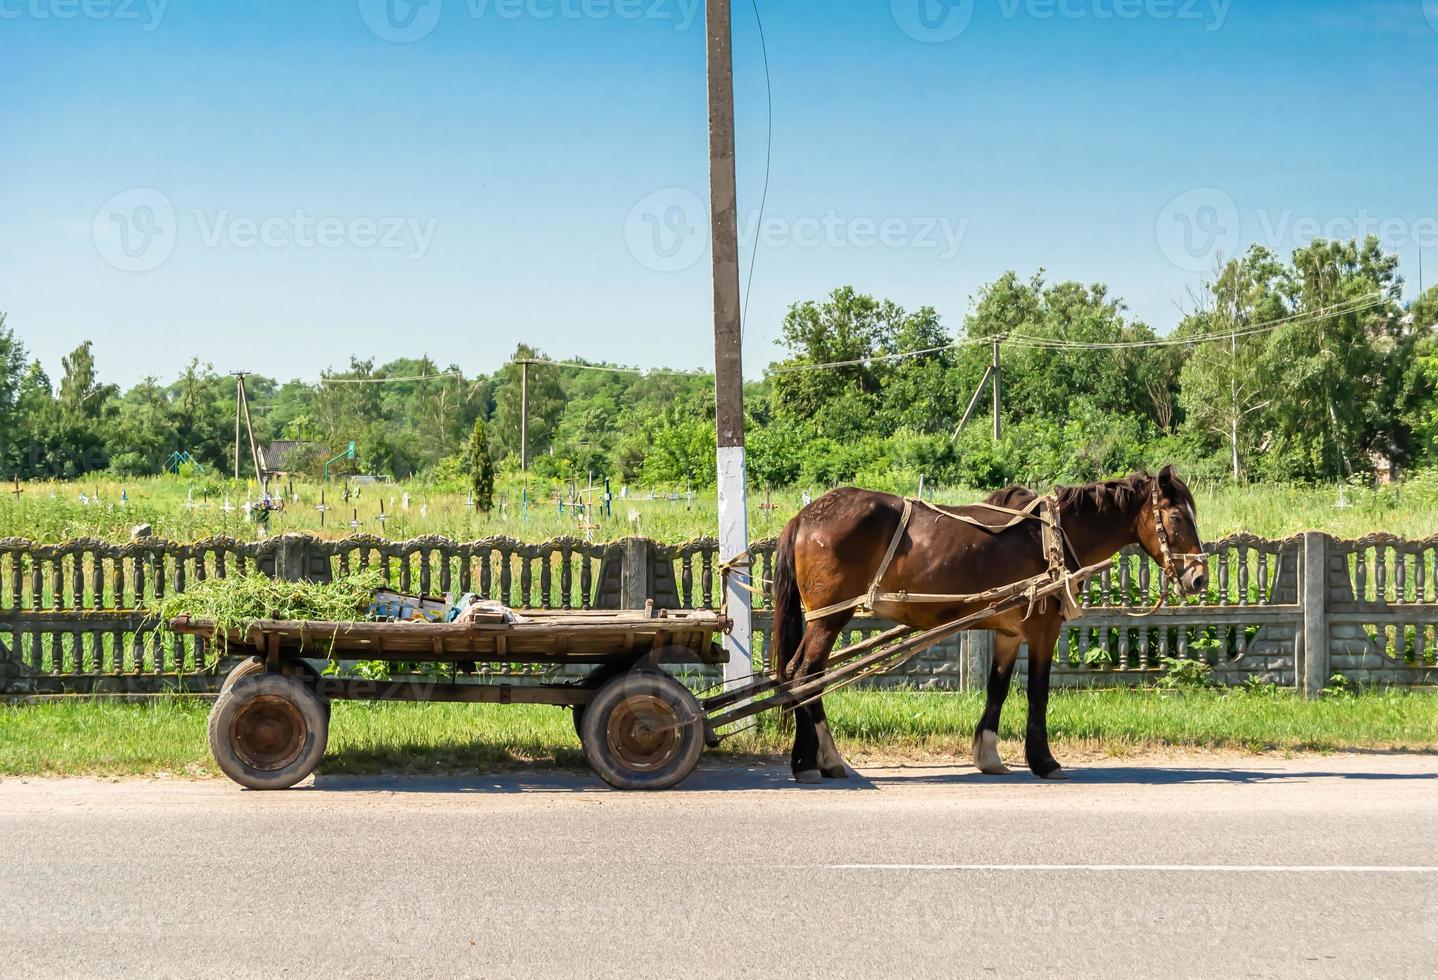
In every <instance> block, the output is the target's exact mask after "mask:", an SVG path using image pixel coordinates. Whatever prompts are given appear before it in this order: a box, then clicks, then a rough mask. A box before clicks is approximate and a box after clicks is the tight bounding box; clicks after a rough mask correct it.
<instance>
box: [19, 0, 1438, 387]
mask: <svg viewBox="0 0 1438 980" xmlns="http://www.w3.org/2000/svg"><path fill="white" fill-rule="evenodd" d="M758 2H759V7H760V10H761V12H762V14H763V17H764V23H765V27H766V31H767V38H768V45H769V55H770V63H771V68H772V78H773V92H774V149H773V162H772V167H773V176H772V183H771V186H770V191H769V201H768V207H767V211H766V213H767V215H768V217H767V220H766V221H765V223H764V224H763V225H762V226H759V227H758V229H757V230H758V232H759V236H760V239H761V242H760V245H759V248H758V263H757V269H756V271H755V274H754V280H753V294H752V299H751V301H750V307H749V322H748V326H747V331H746V339H747V345H748V347H747V357H746V370H747V373H749V374H750V375H757V374H758V372H759V371H760V370H761V369H762V367H763V365H764V364H765V363H767V362H769V361H770V360H772V359H773V358H774V357H776V356H777V355H778V349H777V348H776V347H775V346H774V344H773V340H774V338H775V336H776V335H777V332H778V324H779V321H780V320H781V318H782V316H783V313H784V310H785V309H786V308H787V306H788V305H789V304H790V303H791V302H793V301H795V300H799V299H805V298H815V297H821V296H823V295H824V294H825V293H827V292H828V291H829V290H830V289H832V288H833V287H835V286H836V285H840V284H853V285H855V286H857V287H858V288H860V289H862V290H865V291H868V292H871V293H874V294H877V295H882V296H887V297H891V298H893V299H894V300H896V301H898V302H900V303H902V304H904V305H907V306H919V305H923V304H929V305H933V306H935V307H936V308H937V309H938V310H939V311H940V313H941V314H942V315H943V316H944V318H945V321H946V322H947V323H948V324H949V325H950V326H951V327H952V328H958V327H959V326H960V325H961V324H962V321H963V318H964V315H965V313H966V311H967V310H968V309H969V307H970V304H971V302H972V298H973V295H974V293H975V290H976V289H977V288H978V287H980V286H981V285H982V284H984V283H985V282H988V281H991V280H992V279H993V278H995V277H996V276H998V275H999V274H1001V273H1002V272H1003V271H1004V270H1006V269H1016V270H1018V271H1020V272H1021V273H1023V274H1025V275H1027V274H1030V273H1032V272H1034V271H1035V270H1037V269H1038V268H1039V267H1040V266H1042V267H1045V268H1047V269H1048V272H1049V275H1050V277H1051V278H1073V279H1079V280H1083V281H1102V282H1105V283H1107V284H1109V286H1110V287H1111V288H1112V289H1113V290H1114V291H1115V292H1116V293H1117V294H1118V295H1121V296H1123V297H1124V298H1125V299H1126V300H1127V301H1128V302H1129V304H1130V306H1131V308H1132V310H1133V312H1134V314H1135V315H1136V316H1138V317H1140V318H1142V319H1144V320H1146V321H1147V322H1149V323H1151V324H1152V325H1153V326H1154V327H1155V328H1156V329H1158V330H1160V331H1166V330H1168V329H1171V327H1172V326H1173V324H1174V323H1175V322H1176V320H1177V319H1178V317H1179V315H1180V309H1181V308H1183V307H1184V306H1185V305H1186V304H1188V298H1187V297H1188V295H1189V291H1190V290H1191V289H1192V288H1193V287H1194V286H1195V285H1196V284H1197V283H1198V282H1199V281H1200V280H1201V279H1202V278H1203V273H1204V271H1205V270H1206V269H1207V268H1209V267H1211V265H1212V262H1213V260H1214V257H1215V255H1216V254H1219V253H1231V252H1232V251H1233V250H1235V249H1237V248H1241V247H1243V246H1245V245H1246V244H1247V243H1249V242H1253V241H1262V242H1265V243H1266V244H1269V245H1271V246H1273V247H1276V248H1278V249H1280V250H1283V251H1287V250H1289V249H1291V248H1292V247H1293V246H1294V245H1295V244H1298V243H1300V242H1301V241H1302V240H1303V239H1304V238H1306V237H1311V236H1312V235H1313V234H1322V233H1330V234H1340V235H1344V236H1346V235H1349V234H1353V233H1354V232H1355V231H1362V230H1364V229H1369V230H1373V231H1374V232H1375V233H1379V234H1381V235H1383V237H1385V239H1386V240H1388V242H1389V243H1390V245H1391V247H1393V248H1395V249H1396V250H1398V251H1399V252H1400V253H1401V254H1402V257H1403V259H1404V272H1405V274H1406V275H1407V276H1408V278H1409V288H1408V293H1409V295H1411V294H1412V293H1413V292H1414V291H1415V290H1416V287H1417V258H1418V252H1419V250H1420V248H1423V247H1424V246H1426V248H1427V262H1426V265H1427V273H1426V277H1425V278H1426V279H1427V281H1428V282H1429V284H1432V283H1433V282H1434V281H1438V194H1435V192H1434V183H1433V178H1434V173H1435V167H1434V160H1435V159H1438V125H1435V123H1438V99H1435V98H1434V97H1433V93H1434V92H1435V91H1438V0H1427V2H1426V7H1425V0H1376V2H1358V0H1348V2H1337V0H1332V2H1330V0H1307V2H1290V0H1261V2H1260V0H943V2H940V0H845V2H839V0H827V2H820V0H783V2H780V0H758ZM735 45H736V60H737V66H736V71H737V83H736V85H737V99H738V113H739V133H738V138H739V156H740V164H739V171H740V173H739V176H740V210H741V226H742V227H743V228H744V230H746V231H748V232H749V233H751V234H752V233H753V232H754V231H755V229H756V223H755V220H754V216H755V212H756V211H757V208H758V205H759V199H760V191H761V188H762V183H763V169H764V137H765V126H766V114H765V88H764V73H763V68H762V62H761V60H760V49H759V38H758V34H757V31H756V30H755V21H754V13H753V10H752V8H751V7H750V0H735ZM704 112H705V89H704V35H703V14H702V7H701V6H700V5H699V2H698V0H428V5H427V6H423V7H414V6H411V5H410V3H409V2H408V0H334V2H322V0H291V2H284V3H282V2H278V0H270V2H254V0H230V2H225V3H221V2H217V0H190V2H186V0H172V2H169V3H165V2H164V0H133V2H132V0H0V168H3V169H0V177H3V180H0V213H3V215H4V228H5V234H4V236H3V239H0V310H6V311H8V312H9V315H10V325H11V326H12V327H13V328H14V329H16V330H17V331H18V332H19V333H20V334H21V336H22V337H23V338H24V340H25V341H26V343H27V344H28V345H29V347H30V348H31V350H32V351H33V352H34V353H35V354H37V355H38V356H40V357H41V358H42V359H43V360H44V361H45V362H46V364H47V366H49V367H50V368H51V369H52V371H56V370H58V362H59V358H60V356H61V355H62V354H63V353H64V352H65V351H67V350H69V349H70V348H72V347H74V346H75V345H76V344H78V343H79V342H81V341H82V340H86V339H91V340H93V341H94V342H95V344H96V348H97V354H98V358H99V365H100V369H101V372H102V376H103V377H104V379H106V380H111V381H116V382H120V383H123V384H129V383H132V382H134V381H136V380H138V379H139V378H141V377H142V376H144V375H147V374H156V375H159V376H161V377H164V378H168V377H172V376H173V375H174V374H175V373H176V372H177V371H178V370H179V369H180V368H181V366H182V365H183V364H184V363H185V362H186V361H188V360H189V358H190V357H192V356H198V357H200V358H201V359H202V360H204V361H208V362H211V363H213V364H214V365H215V366H216V368H217V369H219V370H222V371H225V370H233V369H239V368H243V369H247V370H251V371H260V372H263V373H267V374H274V375H279V376H283V377H288V376H301V377H310V378H313V377H315V376H317V375H318V373H319V371H320V370H321V369H323V368H325V367H328V366H332V365H343V364H344V363H346V361H347V358H348V356H349V355H350V354H351V353H354V354H356V355H359V356H361V357H375V358H377V359H379V360H381V361H383V360H386V359H389V358H392V357H397V356H402V355H418V354H421V353H429V354H431V355H433V356H435V357H437V358H438V359H440V360H441V361H446V362H447V361H455V362H457V363H459V364H460V365H461V366H463V367H464V368H465V369H466V370H468V371H471V372H477V371H488V370H492V369H494V368H495V367H497V366H498V365H499V364H501V363H502V362H503V361H504V360H505V358H506V356H507V355H508V354H509V353H510V352H511V351H512V350H513V348H514V346H515V344H516V343H518V342H520V341H526V342H529V343H533V344H535V345H537V346H539V347H541V348H542V349H544V350H545V351H546V352H547V353H549V354H550V355H553V356H566V357H567V356H572V355H580V356H584V357H589V358H596V359H598V358H607V359H610V360H616V361H621V362H625V363H631V364H639V365H642V366H646V367H653V366H673V367H702V366H708V365H709V363H710V361H711V357H712V340H711V332H710V331H711V324H710V309H711V306H710V302H711V301H710V285H709V269H708V261H707V260H708V255H707V229H706V227H705V226H704V221H705V220H706V212H705V204H704V201H705V197H704V195H705V194H706V193H707V191H706V181H707V170H706V159H707V157H706V147H705V134H706V122H705V118H704ZM751 254H753V253H752V250H751V243H750V242H747V241H746V243H745V246H744V250H743V258H744V262H745V268H746V272H747V267H748V262H749V259H750V256H751Z"/></svg>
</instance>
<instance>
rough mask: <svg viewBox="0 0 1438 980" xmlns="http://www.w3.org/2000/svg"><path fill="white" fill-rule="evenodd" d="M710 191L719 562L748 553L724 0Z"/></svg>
mask: <svg viewBox="0 0 1438 980" xmlns="http://www.w3.org/2000/svg"><path fill="white" fill-rule="evenodd" d="M705 15H706V29H707V35H708V62H709V73H708V74H709V195H710V209H711V216H710V217H711V220H710V230H711V233H712V236H713V257H714V397H715V406H716V410H717V414H716V416H715V421H716V423H717V426H718V436H719V438H718V462H719V561H720V562H721V563H723V562H729V561H733V560H734V559H736V558H739V557H740V556H741V555H745V554H746V553H747V552H748V550H749V513H748V510H749V508H748V499H747V488H746V486H745V462H744V365H743V334H742V324H741V323H740V307H739V218H738V187H737V179H736V177H735V169H734V55H733V40H732V37H731V33H730V31H731V23H730V11H729V0H708V2H707V5H706V10H705ZM748 580H749V569H748V568H744V567H741V568H736V569H735V570H734V572H733V573H732V574H731V575H730V576H729V584H728V587H727V589H726V590H725V595H724V601H725V604H726V608H727V609H728V611H729V618H730V619H732V620H733V623H734V628H733V629H732V631H731V632H730V634H729V635H728V636H727V637H726V638H725V641H724V645H725V647H726V648H727V649H728V651H729V662H728V663H727V664H726V665H725V667H724V679H725V681H726V682H727V685H728V686H729V687H731V688H732V687H735V686H738V685H739V684H740V683H742V682H743V681H744V679H746V678H748V677H749V676H750V675H751V674H752V673H753V672H754V646H753V629H754V627H753V620H752V611H751V609H750V605H749V593H748V592H747V591H745V590H744V589H743V588H742V587H741V585H740V583H741V582H747V581H748Z"/></svg>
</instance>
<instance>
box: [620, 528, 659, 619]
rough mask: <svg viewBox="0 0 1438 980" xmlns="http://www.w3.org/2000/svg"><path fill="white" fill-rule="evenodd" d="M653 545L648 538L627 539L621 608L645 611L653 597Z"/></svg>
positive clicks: (621, 587) (621, 586) (621, 583)
mask: <svg viewBox="0 0 1438 980" xmlns="http://www.w3.org/2000/svg"><path fill="white" fill-rule="evenodd" d="M652 547H653V545H651V543H650V541H649V539H648V538H625V539H624V553H623V572H622V575H621V577H620V584H619V608H620V609H643V608H644V604H645V603H646V602H647V601H648V600H649V599H650V597H651V588H650V587H651V585H652V583H651V582H650V580H649V576H650V571H651V564H652V560H651V553H650V552H651V548H652Z"/></svg>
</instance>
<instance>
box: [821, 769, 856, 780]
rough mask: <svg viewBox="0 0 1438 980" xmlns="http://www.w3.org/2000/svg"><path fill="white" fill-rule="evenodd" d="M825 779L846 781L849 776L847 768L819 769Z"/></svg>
mask: <svg viewBox="0 0 1438 980" xmlns="http://www.w3.org/2000/svg"><path fill="white" fill-rule="evenodd" d="M819 772H820V773H822V774H823V776H824V778H825V779H848V778H849V776H850V773H849V770H848V767H846V766H840V767H839V768H837V769H820V770H819Z"/></svg>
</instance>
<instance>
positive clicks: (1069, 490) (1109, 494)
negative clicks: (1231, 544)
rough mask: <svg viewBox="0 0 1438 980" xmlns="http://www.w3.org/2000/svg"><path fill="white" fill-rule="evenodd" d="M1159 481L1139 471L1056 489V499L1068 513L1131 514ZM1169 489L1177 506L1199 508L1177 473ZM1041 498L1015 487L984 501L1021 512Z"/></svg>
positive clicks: (999, 491)
mask: <svg viewBox="0 0 1438 980" xmlns="http://www.w3.org/2000/svg"><path fill="white" fill-rule="evenodd" d="M1155 479H1157V478H1156V477H1154V476H1152V475H1150V474H1149V473H1148V472H1147V471H1145V470H1139V471H1138V472H1137V473H1133V474H1130V475H1129V476H1126V477H1124V478H1123V479H1122V480H1104V481H1102V482H1099V483H1089V484H1086V485H1084V486H1077V487H1055V488H1054V496H1055V497H1056V498H1057V499H1058V502H1059V506H1060V507H1062V508H1064V509H1065V510H1074V511H1080V512H1082V511H1091V512H1093V513H1098V514H1106V513H1120V514H1127V513H1129V512H1130V511H1131V510H1132V509H1133V508H1135V507H1139V506H1142V505H1143V502H1144V501H1145V500H1147V499H1148V493H1149V485H1150V484H1151V483H1152V482H1153V480H1155ZM1169 487H1170V489H1171V491H1172V493H1171V497H1172V499H1173V501H1174V502H1175V503H1178V504H1184V505H1187V506H1188V507H1189V508H1190V509H1196V508H1195V506H1194V501H1193V493H1192V492H1191V491H1190V490H1189V489H1188V484H1186V483H1184V482H1183V481H1182V480H1180V479H1179V478H1178V475H1177V474H1174V475H1173V476H1172V478H1171V480H1170V482H1169ZM1037 496H1038V494H1036V493H1034V491H1032V490H1030V489H1029V488H1028V487H1021V486H1011V487H1005V488H1004V489H1002V490H995V491H994V492H993V493H991V494H989V495H988V496H987V497H985V498H984V503H986V504H997V505H998V506H1000V507H1012V508H1014V509H1015V510H1018V509H1022V508H1023V507H1024V506H1025V505H1026V504H1028V503H1030V502H1031V501H1032V500H1033V499H1034V498H1035V497H1037Z"/></svg>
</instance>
